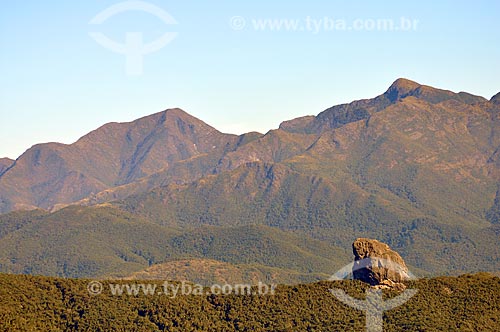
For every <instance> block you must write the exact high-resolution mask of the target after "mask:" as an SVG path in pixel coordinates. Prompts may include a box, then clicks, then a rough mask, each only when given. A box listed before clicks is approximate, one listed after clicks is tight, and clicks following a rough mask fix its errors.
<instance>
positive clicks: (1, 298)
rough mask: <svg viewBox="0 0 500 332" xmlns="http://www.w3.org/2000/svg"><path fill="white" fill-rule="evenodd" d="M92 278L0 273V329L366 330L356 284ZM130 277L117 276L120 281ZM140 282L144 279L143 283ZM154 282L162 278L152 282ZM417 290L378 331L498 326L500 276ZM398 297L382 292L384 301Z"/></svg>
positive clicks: (426, 283) (418, 285) (432, 283)
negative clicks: (234, 290) (139, 288)
mask: <svg viewBox="0 0 500 332" xmlns="http://www.w3.org/2000/svg"><path fill="white" fill-rule="evenodd" d="M89 282H90V280H84V279H59V278H49V277H37V276H27V275H8V274H2V275H0V329H1V331H182V332H186V331H364V329H365V316H364V313H363V312H361V311H357V310H355V309H352V308H350V307H349V306H347V305H345V304H342V303H341V302H339V301H338V300H337V299H336V298H335V297H334V296H333V295H332V294H330V292H329V289H332V288H340V289H343V290H344V291H345V292H346V293H347V294H349V295H350V296H352V297H355V298H358V299H364V297H365V290H366V288H367V287H368V286H367V285H366V284H364V283H362V282H360V281H353V280H345V281H333V282H329V281H323V282H318V283H312V284H302V285H289V286H278V287H277V289H276V292H275V294H274V295H262V296H256V295H235V294H230V295H213V294H204V295H189V296H182V295H179V296H177V297H175V298H170V297H168V296H165V295H144V294H141V293H140V292H139V293H140V294H139V295H136V296H134V295H121V296H118V295H112V294H111V291H110V288H109V284H110V283H114V282H113V281H110V280H107V281H102V284H103V291H102V293H101V294H99V295H91V294H89V291H88V289H87V286H88V284H89ZM130 282H131V281H123V280H122V281H118V283H121V284H125V283H130ZM139 283H144V281H141V282H139ZM158 283H159V284H160V283H161V282H158ZM407 286H408V287H409V288H412V289H417V290H418V292H417V294H416V295H415V296H413V297H412V298H411V299H410V300H409V301H408V302H406V303H405V304H403V305H401V306H399V307H396V308H395V309H393V310H390V311H387V312H386V313H384V331H499V330H500V318H499V317H500V278H498V277H494V276H492V275H490V274H486V273H480V274H475V275H463V276H460V277H438V278H432V279H420V280H417V281H410V282H407ZM395 295H396V294H395V293H394V292H391V291H384V299H385V298H392V297H393V296H395Z"/></svg>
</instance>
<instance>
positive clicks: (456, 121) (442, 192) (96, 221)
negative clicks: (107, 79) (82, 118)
mask: <svg viewBox="0 0 500 332" xmlns="http://www.w3.org/2000/svg"><path fill="white" fill-rule="evenodd" d="M498 128H500V104H498V103H496V99H495V98H492V100H491V101H488V100H486V99H484V98H482V97H478V96H473V95H470V94H467V93H463V92H461V93H453V92H451V91H447V90H441V89H435V88H432V87H429V86H425V85H421V84H419V83H416V82H412V81H409V80H405V79H399V80H397V81H396V82H394V83H393V84H392V85H391V87H389V89H388V90H387V91H386V92H384V93H383V94H381V95H380V96H377V97H375V98H373V99H365V100H359V101H354V102H352V103H350V104H344V105H338V106H334V107H332V108H330V109H327V110H325V111H324V112H322V113H320V114H319V115H318V116H306V117H302V118H298V119H294V120H291V121H286V122H284V123H282V124H281V125H280V128H279V129H277V130H272V131H269V132H268V133H266V134H265V135H262V134H259V133H248V134H245V135H241V136H234V135H225V134H221V133H219V132H217V131H216V130H215V129H213V128H212V127H210V126H208V125H205V124H204V123H202V122H201V121H199V120H197V119H195V118H192V117H190V116H189V115H187V114H186V113H184V112H182V111H180V110H168V111H166V112H162V113H158V114H154V115H152V116H150V117H146V118H143V119H139V120H137V121H134V122H131V123H127V124H109V125H105V126H104V127H102V128H100V129H98V130H97V131H95V132H93V133H91V134H89V135H87V136H85V137H84V138H82V139H81V140H79V141H78V142H76V143H75V144H73V145H70V146H66V145H61V144H55V143H52V144H45V145H40V146H35V147H33V148H32V149H30V150H28V151H27V152H26V153H25V154H24V155H23V156H22V157H21V158H19V159H18V160H17V161H16V163H15V164H14V166H13V167H10V168H9V170H8V171H7V172H4V174H3V175H2V176H1V177H0V189H1V191H0V196H1V197H0V198H1V199H0V204H3V207H2V209H3V210H4V211H7V210H12V209H22V208H27V209H30V208H31V209H32V208H35V207H37V206H41V207H49V208H52V212H53V213H48V212H42V211H32V212H30V213H28V212H16V213H11V214H7V215H3V216H1V217H0V237H2V241H1V242H0V264H1V265H0V271H4V272H15V273H22V272H30V273H41V274H49V275H59V276H62V275H64V276H110V275H111V276H128V275H130V274H132V273H134V272H137V271H144V270H147V269H148V268H149V267H150V265H155V266H156V264H160V265H158V266H161V264H167V265H166V266H171V265H168V264H174V263H172V262H175V261H179V260H192V259H199V260H201V261H203V262H204V264H205V263H207V262H208V261H205V260H207V259H209V260H210V259H211V260H216V261H218V262H222V263H223V264H232V265H238V266H240V267H241V265H242V264H243V265H253V266H258V269H259V271H260V272H259V273H263V271H271V270H273V269H274V270H273V271H293V273H291V274H292V275H294V278H295V277H297V278H312V279H308V280H314V278H316V277H317V276H318V274H320V275H321V274H324V273H327V271H328V268H325V266H326V265H328V263H327V262H328V261H329V260H331V261H332V264H337V263H339V264H340V261H342V260H343V259H344V258H345V257H346V256H345V251H343V250H339V249H338V248H346V247H348V246H349V245H350V244H351V243H352V240H353V239H354V238H357V237H369V238H377V239H379V240H381V241H383V242H386V243H388V244H389V245H391V247H393V248H395V249H396V250H397V251H398V252H400V253H401V254H402V255H403V257H404V258H405V260H407V262H408V263H409V264H410V265H411V266H412V269H415V270H416V271H418V272H424V273H426V272H427V273H432V274H459V273H464V272H472V271H481V270H489V271H500V259H499V257H500V249H499V248H500V245H499V244H500V243H499V235H500V228H499V226H500V223H499V218H500V217H499V216H500V212H499V211H500V182H499V181H500V152H499V151H500V133H499V129H498ZM8 163H9V161H7V162H6V164H8ZM71 204H74V205H77V206H70V207H66V206H67V205H71ZM78 205H84V206H85V207H82V206H78ZM55 210H58V211H57V212H54V211H55ZM95 230H99V232H97V233H96V231H95ZM2 234H3V235H2ZM136 237H137V239H136ZM148 238H150V239H149V240H150V241H148ZM109 239H111V240H109ZM94 248H100V249H99V251H100V252H102V253H103V255H102V256H96V255H95V250H94ZM252 248H258V250H255V249H252ZM332 253H333V254H332ZM332 256H333V258H332ZM273 257H274V258H273ZM344 263H347V262H344ZM247 267H248V266H247ZM247 267H245V269H244V272H242V275H245V273H247V272H249V271H250V270H247V269H246V268H247ZM232 268H233V267H231V269H232ZM179 271H180V270H179ZM231 271H235V270H231ZM179 273H181V272H179ZM182 273H187V274H189V271H184V270H183V271H182ZM234 273H236V272H234ZM266 273H267V272H266ZM280 273H281V272H280ZM280 273H278V275H279V274H280ZM288 280H290V279H288ZM295 280H297V279H295ZM300 280H304V279H300Z"/></svg>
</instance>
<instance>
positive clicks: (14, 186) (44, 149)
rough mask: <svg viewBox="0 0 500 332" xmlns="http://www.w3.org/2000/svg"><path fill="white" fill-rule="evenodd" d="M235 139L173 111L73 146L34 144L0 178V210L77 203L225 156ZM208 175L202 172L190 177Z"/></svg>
mask: <svg viewBox="0 0 500 332" xmlns="http://www.w3.org/2000/svg"><path fill="white" fill-rule="evenodd" d="M236 140H237V138H236V136H234V135H227V134H222V133H220V132H218V131H217V130H215V129H214V128H212V127H210V126H208V125H207V124H205V123H203V122H202V121H200V120H198V119H196V118H194V117H192V116H190V115H188V114H187V113H185V112H183V111H181V110H179V109H171V110H167V111H164V112H161V113H157V114H153V115H150V116H147V117H144V118H141V119H138V120H136V121H133V122H129V123H109V124H106V125H104V126H102V127H101V128H99V129H97V130H95V131H93V132H91V133H89V134H87V135H85V136H84V137H82V138H81V139H79V140H78V141H77V142H75V143H73V144H71V145H64V144H58V143H47V144H39V145H35V146H33V147H32V148H30V149H29V150H27V151H26V152H25V153H24V154H23V155H22V156H21V157H19V158H18V159H17V161H16V163H15V165H14V167H12V168H10V169H9V170H8V171H7V172H5V173H3V174H2V175H1V177H0V211H3V212H6V211H10V210H18V209H32V208H52V207H53V206H54V205H56V204H61V203H71V202H75V201H78V200H81V199H83V198H85V197H88V196H89V195H93V194H97V193H99V192H101V191H104V190H107V189H110V188H113V187H116V186H120V185H124V184H128V183H131V182H134V181H137V180H138V179H141V178H143V177H146V176H148V175H151V174H154V173H156V172H159V171H162V170H165V169H169V168H170V167H172V165H173V164H175V163H176V162H178V161H181V160H188V159H190V158H193V157H196V156H204V155H207V154H210V155H215V156H216V155H218V154H222V151H224V149H225V148H226V145H227V144H233V143H235V141H236ZM209 166H210V165H206V166H205V167H209ZM205 171H207V170H206V169H204V168H203V167H201V168H200V169H197V170H196V171H194V172H193V173H194V174H193V173H191V174H190V176H193V175H195V177H196V176H197V177H199V176H200V175H201V174H203V173H204V172H205ZM178 180H179V181H182V176H179V178H178Z"/></svg>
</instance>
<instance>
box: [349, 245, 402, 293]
mask: <svg viewBox="0 0 500 332" xmlns="http://www.w3.org/2000/svg"><path fill="white" fill-rule="evenodd" d="M352 249H353V253H354V266H353V268H352V273H353V277H354V279H357V280H361V281H364V282H367V283H369V284H370V285H372V286H387V287H390V288H391V285H392V286H394V285H396V284H400V283H401V282H402V281H404V280H408V279H409V275H408V268H407V267H406V264H405V262H404V260H403V258H401V256H400V255H399V254H398V253H397V252H395V251H394V250H392V249H391V248H390V247H389V246H388V245H387V244H385V243H382V242H380V241H377V240H372V239H366V238H358V239H356V241H354V243H353V244H352Z"/></svg>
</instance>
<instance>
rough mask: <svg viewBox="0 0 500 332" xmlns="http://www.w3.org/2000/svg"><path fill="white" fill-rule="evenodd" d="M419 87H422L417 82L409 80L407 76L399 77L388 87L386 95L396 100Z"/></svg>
mask: <svg viewBox="0 0 500 332" xmlns="http://www.w3.org/2000/svg"><path fill="white" fill-rule="evenodd" d="M419 87H421V85H420V84H418V83H417V82H414V81H411V80H408V79H406V78H398V79H397V80H395V81H394V83H392V85H391V86H390V87H389V89H387V91H386V92H385V95H386V96H387V98H389V100H391V101H396V100H398V99H400V98H402V97H404V96H406V95H408V94H410V92H412V91H414V90H416V89H418V88H419Z"/></svg>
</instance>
